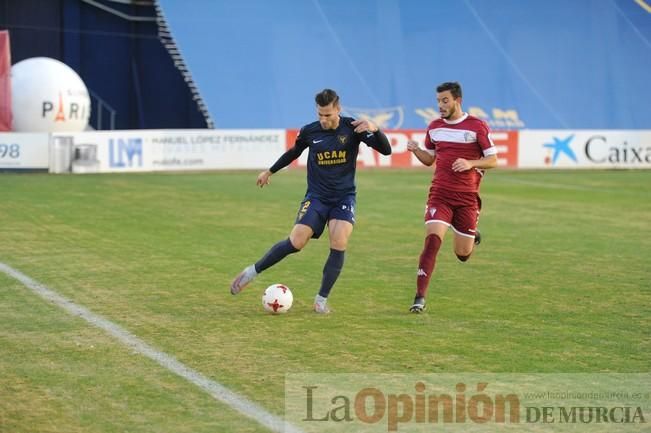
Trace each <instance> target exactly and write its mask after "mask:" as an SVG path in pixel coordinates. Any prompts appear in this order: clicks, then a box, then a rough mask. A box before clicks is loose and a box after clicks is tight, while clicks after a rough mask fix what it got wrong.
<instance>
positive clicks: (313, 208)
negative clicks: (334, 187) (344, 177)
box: [295, 196, 355, 239]
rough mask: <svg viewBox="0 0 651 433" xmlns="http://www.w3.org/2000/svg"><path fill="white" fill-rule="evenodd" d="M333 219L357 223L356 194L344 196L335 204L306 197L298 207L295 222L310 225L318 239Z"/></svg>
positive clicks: (315, 237)
mask: <svg viewBox="0 0 651 433" xmlns="http://www.w3.org/2000/svg"><path fill="white" fill-rule="evenodd" d="M331 219H336V220H343V221H348V222H349V223H351V224H355V196H347V197H344V198H343V199H342V200H341V201H339V202H338V203H334V204H326V203H323V202H322V201H320V200H319V199H316V198H306V199H305V200H303V202H302V203H301V206H300V207H299V208H298V214H297V215H296V221H295V224H305V225H306V226H309V227H310V228H311V229H312V231H313V232H314V234H313V235H312V238H314V239H318V238H319V237H320V236H321V234H322V233H323V229H324V228H325V226H326V224H327V223H328V221H330V220H331Z"/></svg>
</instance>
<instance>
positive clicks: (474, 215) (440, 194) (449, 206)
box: [425, 191, 481, 238]
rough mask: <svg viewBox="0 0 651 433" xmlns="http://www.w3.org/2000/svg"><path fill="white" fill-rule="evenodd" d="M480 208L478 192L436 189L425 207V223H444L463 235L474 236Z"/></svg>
mask: <svg viewBox="0 0 651 433" xmlns="http://www.w3.org/2000/svg"><path fill="white" fill-rule="evenodd" d="M480 210H481V198H479V194H477V193H476V192H453V191H434V192H432V193H430V195H429V198H428V200H427V206H426V207H425V224H431V223H443V224H445V225H448V226H450V227H452V230H454V231H455V233H457V234H459V235H461V236H468V237H472V238H474V237H475V232H476V230H477V222H478V221H479V212H480Z"/></svg>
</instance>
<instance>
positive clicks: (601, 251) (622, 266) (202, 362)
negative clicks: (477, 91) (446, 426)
mask: <svg viewBox="0 0 651 433" xmlns="http://www.w3.org/2000/svg"><path fill="white" fill-rule="evenodd" d="M256 175H257V173H256V172H215V173H195V174H191V173H181V174H131V175H85V176H52V175H41V174H32V175H14V174H3V175H1V176H0V194H1V197H2V202H1V204H0V262H2V263H5V264H7V265H9V266H12V267H14V268H15V269H18V270H19V271H21V272H23V273H25V274H27V275H29V276H30V277H31V278H33V279H35V280H37V281H39V282H41V283H43V284H45V285H46V286H48V287H49V288H51V289H53V290H55V291H57V292H58V293H60V294H62V295H64V296H66V297H67V298H69V299H71V300H72V301H74V302H76V303H77V304H80V305H83V306H85V307H87V308H89V309H90V310H91V311H93V312H94V313H96V314H100V315H102V316H104V317H106V318H107V319H109V320H111V321H113V322H115V323H118V324H119V325H121V326H123V327H124V328H126V329H127V330H129V331H130V332H132V333H134V334H136V335H137V336H138V337H140V338H141V339H143V340H144V341H146V342H148V343H149V344H151V345H153V346H155V347H156V348H158V349H160V350H161V351H164V352H166V353H168V354H171V355H173V356H175V357H176V358H177V359H178V360H179V361H181V362H183V363H185V364H187V365H188V366H190V367H192V368H194V369H196V370H198V371H200V372H201V373H203V374H204V375H206V376H208V377H209V378H211V379H214V380H216V381H219V382H220V383H222V384H224V385H226V386H227V387H229V388H231V389H232V390H234V391H236V392H238V393H240V394H242V395H244V396H246V397H247V398H249V399H251V400H253V401H255V402H257V403H259V404H260V405H262V406H263V407H265V408H266V409H268V410H269V411H271V412H272V413H276V414H280V415H282V413H283V405H284V401H283V396H284V390H283V384H284V375H285V374H286V373H297V372H313V373H328V372H337V373H393V372H395V373H453V372H495V373H508V372H539V373H551V372H559V373H561V372H621V373H626V372H630V373H632V372H648V371H649V370H650V367H651V259H650V257H651V171H500V170H495V171H492V172H489V173H488V175H487V176H486V178H485V180H484V182H483V186H482V198H483V202H484V210H483V212H482V216H481V220H480V225H479V226H480V228H481V230H482V235H483V241H482V244H481V245H480V246H479V248H478V250H477V251H476V252H475V254H474V255H473V257H472V258H471V259H470V261H469V262H467V263H460V262H458V261H457V260H456V258H455V256H454V254H453V252H452V242H451V241H452V236H451V234H450V233H449V234H448V236H447V237H446V239H445V240H444V244H443V247H442V249H441V252H440V254H439V259H438V261H437V269H436V273H435V275H434V277H433V279H432V284H431V286H430V291H429V296H428V301H429V302H428V310H427V312H426V313H424V314H421V315H410V314H409V313H408V312H407V310H408V307H409V305H410V303H411V301H412V299H413V295H414V284H415V278H416V277H415V275H416V266H417V260H418V255H419V254H420V250H421V246H422V242H423V223H422V214H423V210H424V204H425V199H426V195H427V190H428V187H429V182H430V177H431V174H430V172H429V171H427V170H420V169H418V170H385V171H382V170H366V171H360V172H358V179H357V184H358V199H357V224H356V227H355V230H354V232H353V235H352V237H351V240H350V243H349V248H348V252H347V255H346V264H345V267H344V270H343V272H342V274H341V277H340V278H339V280H338V282H337V284H336V286H335V287H334V289H333V292H332V295H331V298H330V305H331V307H332V309H333V310H334V313H333V314H331V315H329V316H317V315H315V314H314V313H313V312H312V311H311V305H312V300H313V298H314V295H315V293H316V291H317V289H318V287H319V282H320V278H321V272H322V267H323V263H324V261H325V259H326V257H327V254H328V240H327V235H324V236H323V237H322V238H321V239H320V240H317V241H314V240H313V241H312V242H310V243H309V244H308V246H307V247H306V249H305V250H304V251H302V252H301V253H299V254H295V255H292V256H290V257H288V258H287V259H285V260H284V261H283V262H281V263H279V264H278V265H276V266H275V267H273V268H271V269H269V270H268V271H267V272H265V273H263V274H262V275H261V276H260V277H258V279H257V280H255V281H254V282H253V283H252V285H251V286H249V287H247V288H246V289H245V291H244V292H243V293H241V294H240V295H238V296H231V295H230V293H229V290H228V288H229V284H230V281H231V280H232V278H233V277H234V276H235V275H236V274H237V273H238V272H239V271H240V270H241V269H242V268H243V267H244V266H246V265H248V264H250V263H252V262H254V261H255V260H257V259H258V258H259V257H260V256H261V255H262V254H263V253H265V252H266V250H267V249H268V248H269V247H270V246H271V245H272V244H273V243H274V242H276V241H278V240H280V239H283V238H284V237H286V236H287V234H288V233H289V231H290V229H291V227H292V224H293V218H294V216H295V213H296V211H297V209H298V205H299V203H300V201H301V198H302V197H303V194H304V190H305V173H304V172H303V171H302V170H297V169H294V170H288V171H284V172H282V173H279V174H277V175H275V176H273V178H272V184H271V185H270V186H269V187H267V188H264V189H262V190H261V189H259V188H256V187H255V178H256ZM272 283H284V284H286V285H288V286H289V287H290V288H292V291H293V293H294V306H293V307H292V309H291V311H290V312H289V313H287V314H286V315H283V316H272V315H269V314H266V313H264V312H263V310H262V306H261V301H260V297H261V294H262V291H263V290H264V288H265V287H266V286H268V285H270V284H272ZM0 372H1V374H0V432H65V433H73V432H86V433H87V432H125V431H128V432H153V431H156V432H159V431H161V432H162V431H169V432H215V431H238V432H258V431H260V432H263V431H265V429H264V428H263V427H262V426H260V425H258V424H256V423H255V422H254V421H251V420H249V419H247V418H245V417H243V416H242V415H240V414H238V413H236V412H234V411H233V410H231V409H230V408H228V407H227V406H225V405H223V404H221V403H219V402H217V401H215V400H213V399H212V398H211V397H210V396H208V395H206V394H204V393H203V392H202V391H201V390H199V389H197V388H196V387H194V386H193V385H192V384H190V383H187V382H185V381H184V380H183V379H180V378H178V377H176V376H174V375H173V374H171V373H170V372H168V371H167V370H165V369H163V368H162V367H160V366H158V365H157V364H154V363H153V362H151V361H149V360H148V359H146V358H144V357H142V356H140V355H138V354H134V353H133V352H132V351H131V350H130V349H129V348H127V347H124V346H122V345H120V344H119V343H117V342H116V341H114V340H113V339H112V338H110V337H109V336H107V335H106V334H104V333H103V332H102V331H100V330H98V329H95V328H93V327H92V326H90V325H88V324H87V323H86V322H84V321H82V320H81V319H78V318H74V317H71V316H68V315H67V314H66V313H64V312H63V311H62V310H60V309H58V308H57V307H55V306H53V305H51V304H48V303H46V302H45V301H43V300H42V299H40V298H39V297H37V296H36V295H34V294H33V293H32V292H30V291H29V290H28V289H27V288H25V287H24V286H22V285H21V284H20V283H19V282H18V281H15V280H13V279H11V278H9V277H8V276H6V275H4V274H0Z"/></svg>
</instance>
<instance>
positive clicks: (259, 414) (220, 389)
mask: <svg viewBox="0 0 651 433" xmlns="http://www.w3.org/2000/svg"><path fill="white" fill-rule="evenodd" d="M0 271H2V272H4V273H5V274H7V275H9V276H10V277H12V278H15V279H16V280H18V281H20V282H21V283H23V284H24V285H25V286H26V287H27V288H29V289H30V290H31V291H32V292H34V293H36V294H37V295H39V296H40V297H41V298H43V299H45V300H46V301H50V302H52V303H54V304H55V305H57V306H58V307H60V308H62V309H63V310H65V311H67V312H68V313H70V314H71V315H73V316H78V317H81V318H82V319H84V320H85V321H87V322H88V323H90V324H91V325H93V326H96V327H98V328H100V329H103V330H104V331H106V332H107V333H109V334H110V335H111V336H113V337H115V338H116V339H117V340H118V341H119V342H120V343H122V344H124V345H125V346H128V347H130V348H131V349H133V350H135V351H136V352H138V353H140V354H141V355H144V356H146V357H147V358H149V359H151V360H152V361H154V362H156V363H158V364H159V365H160V366H162V367H164V368H166V369H167V370H169V371H171V372H172V373H174V374H177V375H179V376H181V377H182V378H184V379H185V380H187V381H188V382H191V383H193V384H195V385H196V386H198V387H199V388H201V389H203V390H204V391H206V392H207V393H208V394H210V395H211V396H213V397H214V398H215V399H216V400H219V401H221V402H222V403H224V404H226V405H227V406H230V407H231V408H233V409H235V410H236V411H238V412H240V413H242V414H243V415H246V416H247V417H249V418H252V419H254V420H256V421H257V422H259V423H260V424H262V425H263V426H265V427H267V428H268V429H270V430H271V431H273V432H278V433H291V432H293V433H303V431H302V430H300V429H299V428H297V427H295V426H293V425H292V424H290V423H288V422H286V421H285V420H283V419H281V418H279V417H277V416H276V415H273V414H271V413H269V412H267V411H266V410H265V409H263V408H262V407H260V406H258V405H257V404H255V403H253V402H252V401H250V400H248V399H246V398H245V397H242V396H241V395H238V394H236V393H234V392H233V391H231V390H229V389H228V388H226V387H225V386H224V385H222V384H220V383H219V382H216V381H214V380H210V379H208V378H207V377H206V376H204V375H203V374H201V373H199V372H198V371H196V370H194V369H192V368H190V367H188V366H187V365H185V364H183V363H182V362H180V361H178V360H177V359H175V358H174V357H173V356H171V355H168V354H166V353H165V352H161V351H160V350H157V349H155V348H153V347H152V346H150V345H149V344H147V343H145V342H144V341H142V340H141V339H140V338H138V337H136V336H135V335H133V334H132V333H130V332H129V331H127V330H126V329H124V328H122V327H121V326H119V325H117V324H115V323H113V322H111V321H110V320H107V319H105V318H103V317H102V316H99V315H97V314H95V313H93V312H91V311H90V310H88V309H87V308H84V307H82V306H81V305H77V304H75V303H74V302H72V301H70V300H69V299H66V298H65V297H63V296H61V295H59V294H58V293H56V292H55V291H53V290H51V289H49V288H47V287H46V286H44V285H43V284H40V283H38V282H36V281H34V280H32V279H31V278H29V277H28V276H27V275H25V274H23V273H22V272H19V271H17V270H15V269H14V268H12V267H11V266H8V265H6V264H4V263H2V262H0Z"/></svg>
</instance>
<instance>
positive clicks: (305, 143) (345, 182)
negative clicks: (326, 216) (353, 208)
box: [270, 117, 391, 203]
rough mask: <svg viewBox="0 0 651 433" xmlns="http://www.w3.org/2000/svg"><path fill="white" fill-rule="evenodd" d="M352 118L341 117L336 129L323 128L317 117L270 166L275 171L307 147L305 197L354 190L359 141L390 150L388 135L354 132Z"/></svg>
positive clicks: (329, 197)
mask: <svg viewBox="0 0 651 433" xmlns="http://www.w3.org/2000/svg"><path fill="white" fill-rule="evenodd" d="M353 120H354V119H352V118H350V117H341V118H340V121H339V127H338V128H337V129H323V128H322V127H321V123H320V122H318V121H316V122H313V123H310V124H308V125H305V126H304V127H303V128H301V131H300V132H299V134H298V137H297V138H296V143H295V144H294V147H293V148H292V149H290V150H288V151H287V152H286V153H285V154H284V155H283V156H282V157H281V158H280V159H279V160H278V161H277V162H276V163H275V164H274V165H273V166H272V167H271V168H270V171H271V172H272V173H275V172H276V171H278V170H280V169H281V168H283V167H285V166H287V165H289V164H290V163H291V162H292V161H293V160H295V159H296V158H298V157H299V156H300V155H301V153H303V151H304V150H305V149H306V148H309V154H308V157H307V192H306V193H305V197H306V198H318V199H319V200H321V201H323V202H326V203H331V202H338V201H339V200H341V199H342V198H343V197H345V196H347V195H354V194H355V169H356V166H357V153H358V152H359V144H360V143H361V142H364V143H366V144H367V145H369V146H371V147H372V148H374V149H376V150H377V151H379V152H381V153H382V154H384V155H389V154H390V153H391V146H390V144H389V140H388V139H387V137H386V136H385V135H384V134H383V133H382V132H381V131H377V132H375V133H372V132H361V133H357V132H355V127H354V126H353V125H352V124H351V122H353Z"/></svg>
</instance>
